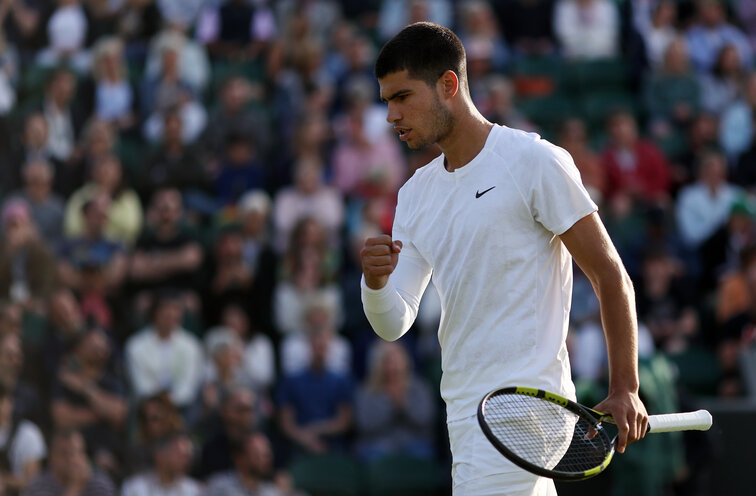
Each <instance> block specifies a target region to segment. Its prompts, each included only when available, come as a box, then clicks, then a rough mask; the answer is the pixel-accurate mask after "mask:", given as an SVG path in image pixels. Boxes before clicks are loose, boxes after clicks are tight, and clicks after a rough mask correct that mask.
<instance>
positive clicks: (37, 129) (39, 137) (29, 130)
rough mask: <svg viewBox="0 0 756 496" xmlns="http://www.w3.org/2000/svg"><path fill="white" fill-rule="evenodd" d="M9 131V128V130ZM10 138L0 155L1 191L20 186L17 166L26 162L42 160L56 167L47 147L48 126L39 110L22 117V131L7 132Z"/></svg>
mask: <svg viewBox="0 0 756 496" xmlns="http://www.w3.org/2000/svg"><path fill="white" fill-rule="evenodd" d="M9 131H10V130H9ZM9 134H11V136H12V139H9V140H8V142H7V144H6V145H7V150H6V153H4V154H3V156H2V157H0V174H2V175H1V176H0V178H2V179H3V184H2V185H0V187H1V188H2V192H3V193H7V192H9V191H12V190H14V189H17V188H19V187H21V186H22V183H21V177H20V176H21V175H20V174H19V172H20V170H19V166H20V165H21V164H25V163H27V162H33V161H37V160H44V161H48V162H50V163H51V164H52V165H53V166H54V167H58V165H59V164H57V163H56V162H55V161H54V158H53V157H52V155H51V153H50V152H49V150H48V149H47V135H48V127H47V120H46V119H45V115H44V114H43V113H42V112H41V111H40V112H31V113H29V115H28V116H26V118H25V119H24V123H23V131H22V132H21V133H19V134H20V135H16V133H9Z"/></svg>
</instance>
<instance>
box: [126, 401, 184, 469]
mask: <svg viewBox="0 0 756 496" xmlns="http://www.w3.org/2000/svg"><path fill="white" fill-rule="evenodd" d="M136 427H137V433H136V439H135V440H134V441H133V442H132V443H131V444H130V448H131V449H130V452H129V462H128V463H129V467H130V469H131V470H130V472H131V473H136V472H140V471H143V470H149V467H150V453H151V450H152V447H153V446H155V444H156V443H157V442H159V441H160V440H161V439H165V438H167V437H169V436H171V435H172V434H174V433H177V432H182V431H183V429H184V420H183V419H182V418H181V413H180V412H179V411H178V409H177V408H176V405H174V404H173V402H172V401H171V398H170V396H169V395H168V393H167V392H162V393H158V394H155V395H153V396H149V397H147V398H145V399H143V400H141V401H140V402H138V403H137V406H136Z"/></svg>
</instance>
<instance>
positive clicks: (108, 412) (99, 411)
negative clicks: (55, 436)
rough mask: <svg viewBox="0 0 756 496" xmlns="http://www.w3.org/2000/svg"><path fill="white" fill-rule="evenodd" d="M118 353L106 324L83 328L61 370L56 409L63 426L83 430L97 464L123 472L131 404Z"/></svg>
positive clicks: (56, 418)
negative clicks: (116, 365) (115, 362)
mask: <svg viewBox="0 0 756 496" xmlns="http://www.w3.org/2000/svg"><path fill="white" fill-rule="evenodd" d="M112 356H113V355H112V350H111V344H110V343H109V342H108V338H107V336H106V335H105V333H104V332H103V331H102V330H99V329H89V330H88V331H86V332H85V333H84V334H82V335H81V336H80V337H79V339H78V341H77V342H76V343H75V344H74V345H73V347H72V351H71V353H70V354H68V355H67V356H66V358H65V360H64V362H63V363H62V364H61V367H60V369H59V370H58V373H57V374H56V376H55V379H54V386H53V391H52V401H51V405H52V408H51V410H52V417H53V423H54V425H55V427H56V428H57V429H74V430H77V431H79V432H81V434H82V436H83V437H84V440H85V441H86V443H87V446H88V449H89V452H90V453H92V461H93V462H94V464H95V466H97V467H98V468H99V469H100V470H103V471H106V472H109V473H119V472H120V471H121V462H120V460H121V459H122V457H123V453H122V450H121V444H122V435H123V432H124V428H125V425H126V417H127V414H128V409H129V405H128V402H127V400H126V388H125V384H124V383H123V381H122V380H121V378H120V377H118V376H117V375H116V374H115V373H114V372H113V367H111V366H110V364H111V363H112V362H111V359H112Z"/></svg>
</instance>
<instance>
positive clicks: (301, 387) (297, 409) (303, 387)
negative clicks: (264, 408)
mask: <svg viewBox="0 0 756 496" xmlns="http://www.w3.org/2000/svg"><path fill="white" fill-rule="evenodd" d="M331 337H332V336H331V334H330V333H329V332H328V331H327V330H326V329H325V328H321V329H317V330H315V332H311V333H310V334H309V341H310V349H311V357H312V360H311V362H310V366H309V367H308V368H307V369H305V370H304V371H302V372H300V373H298V374H294V375H287V376H285V377H284V378H283V381H282V382H281V384H280V387H279V390H278V422H279V425H280V427H281V431H282V433H283V435H284V436H285V437H286V439H287V440H288V441H290V442H291V443H292V444H293V450H294V452H305V453H314V454H318V453H325V452H328V451H343V450H345V449H346V437H345V436H346V433H347V432H348V431H349V429H350V428H351V425H352V394H353V391H352V380H351V377H350V376H349V375H347V374H339V373H336V372H331V371H329V370H328V367H327V363H328V361H327V360H328V355H329V352H330V350H329V348H330V346H331V343H332V339H331Z"/></svg>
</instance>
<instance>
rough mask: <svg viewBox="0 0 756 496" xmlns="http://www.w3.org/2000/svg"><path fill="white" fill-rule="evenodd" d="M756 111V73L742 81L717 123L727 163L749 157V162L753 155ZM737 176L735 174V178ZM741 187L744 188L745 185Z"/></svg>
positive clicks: (755, 156) (754, 156)
mask: <svg viewBox="0 0 756 496" xmlns="http://www.w3.org/2000/svg"><path fill="white" fill-rule="evenodd" d="M754 109H756V72H750V73H749V74H748V76H746V78H745V81H743V87H742V91H741V94H740V96H739V98H738V99H737V100H735V101H734V102H732V103H730V105H729V106H728V107H727V108H725V109H724V112H723V113H722V117H721V119H720V122H719V146H721V147H722V149H723V150H724V152H725V154H726V155H727V159H728V161H729V162H730V163H731V164H732V163H734V162H735V163H737V162H738V160H742V159H743V157H744V156H746V155H749V154H750V157H751V158H749V159H748V162H751V161H752V160H753V158H756V155H754V139H753V133H754V128H755V127H754V125H753V115H754ZM737 176H739V174H737V173H736V177H737ZM739 184H741V186H746V184H742V183H739Z"/></svg>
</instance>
